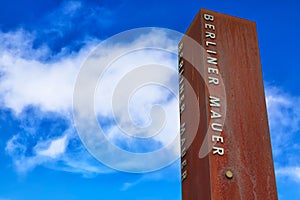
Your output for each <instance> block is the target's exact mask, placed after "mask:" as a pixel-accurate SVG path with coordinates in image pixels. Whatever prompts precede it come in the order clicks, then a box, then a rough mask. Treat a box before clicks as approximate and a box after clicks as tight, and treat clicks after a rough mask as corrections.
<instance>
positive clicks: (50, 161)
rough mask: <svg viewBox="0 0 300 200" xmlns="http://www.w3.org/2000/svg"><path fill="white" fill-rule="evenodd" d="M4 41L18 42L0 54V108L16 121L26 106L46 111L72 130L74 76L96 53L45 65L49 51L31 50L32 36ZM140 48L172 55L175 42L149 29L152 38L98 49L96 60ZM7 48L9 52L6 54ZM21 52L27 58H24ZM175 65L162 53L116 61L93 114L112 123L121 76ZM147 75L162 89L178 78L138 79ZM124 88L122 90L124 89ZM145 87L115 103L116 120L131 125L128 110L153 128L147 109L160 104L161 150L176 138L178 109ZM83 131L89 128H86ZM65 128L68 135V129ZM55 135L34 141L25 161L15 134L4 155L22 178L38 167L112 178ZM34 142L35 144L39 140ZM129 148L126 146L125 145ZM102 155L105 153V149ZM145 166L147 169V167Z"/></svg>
mask: <svg viewBox="0 0 300 200" xmlns="http://www.w3.org/2000/svg"><path fill="white" fill-rule="evenodd" d="M14 34H15V35H14ZM6 36H7V37H10V38H12V39H13V38H14V37H15V38H21V39H18V40H10V43H11V44H10V45H9V44H7V45H6V46H7V47H5V48H2V49H1V48H0V51H1V55H0V71H1V81H0V99H1V104H2V106H3V107H6V108H9V109H11V110H13V111H14V112H15V113H16V117H20V116H21V115H20V113H22V112H23V110H24V108H26V107H27V106H33V107H38V108H39V109H40V110H41V112H42V114H41V115H43V112H45V113H47V112H48V111H50V112H54V113H58V114H60V115H62V116H64V117H65V118H66V119H67V120H69V121H70V122H71V123H70V124H71V126H73V125H72V124H73V123H72V117H71V115H70V114H71V109H72V101H73V89H74V84H75V82H76V76H77V74H78V72H79V70H80V66H81V64H82V63H83V61H84V59H85V57H86V56H87V54H88V53H89V51H90V50H91V49H92V48H93V47H95V45H94V43H91V44H89V45H87V46H85V47H83V48H82V49H81V51H79V52H78V53H74V54H71V55H63V54H61V55H59V56H57V57H56V58H55V59H53V60H50V61H47V62H46V61H45V60H43V59H42V58H43V57H47V56H46V55H47V54H48V53H49V52H48V51H49V49H48V48H47V47H43V48H41V49H33V48H32V41H33V40H34V36H33V35H30V34H28V33H25V32H22V31H19V32H16V33H9V35H6ZM21 40H24V44H25V45H19V44H18V43H19V42H20V41H21ZM15 43H16V44H15ZM143 45H161V46H162V48H165V49H168V50H174V49H176V48H177V41H175V40H173V39H170V38H168V36H167V35H166V33H165V32H164V31H159V30H155V29H153V31H152V32H151V33H148V34H146V35H145V34H144V35H143V36H140V37H137V38H134V40H133V42H132V43H122V44H121V45H120V44H111V45H108V46H106V48H105V49H102V52H101V56H103V57H102V58H101V59H102V60H105V59H109V58H111V57H114V56H116V55H118V53H119V52H120V50H122V51H126V50H127V49H132V48H139V47H140V46H143ZM8 46H10V47H12V48H8ZM22 52H31V53H30V54H28V55H25V56H24V53H22ZM176 59H177V58H176V55H168V53H166V51H162V50H155V51H154V50H140V51H137V52H135V53H133V54H130V55H127V57H126V55H124V56H123V57H120V58H119V59H117V60H115V62H114V63H112V66H110V68H109V69H108V70H107V71H106V74H105V76H104V77H102V78H101V81H100V82H99V87H98V88H97V91H96V93H95V95H96V100H97V103H96V105H95V106H96V113H97V114H98V116H100V121H101V117H113V115H112V112H111V110H110V108H111V105H110V103H111V97H112V96H113V92H114V88H115V87H116V85H117V83H118V82H119V81H120V80H121V79H122V78H123V77H124V76H126V74H128V73H129V72H131V71H132V70H133V69H134V68H135V67H137V66H140V65H146V64H152V65H153V64H154V65H155V64H159V65H164V66H167V67H169V69H172V67H173V71H174V68H176ZM90 75H91V76H90V78H91V77H93V76H96V75H97V74H93V72H91V74H90ZM150 75H151V76H153V77H156V79H157V80H160V82H162V83H163V84H167V83H168V84H171V85H172V84H173V85H172V87H173V86H174V84H175V85H176V83H177V82H176V81H177V76H175V77H172V75H170V74H168V73H166V71H162V72H161V73H151V74H150V73H149V74H144V75H143V76H150ZM138 78H142V77H138ZM173 79H174V80H175V82H174V80H173ZM87 81H88V80H87ZM101 86H105V87H101ZM123 86H125V88H126V85H123ZM150 86H151V84H150ZM147 87H148V86H147ZM147 87H145V88H143V87H140V88H136V89H137V90H136V91H132V96H131V100H130V99H122V98H120V99H117V102H116V105H117V109H116V114H117V117H119V118H121V119H122V120H121V122H122V123H132V121H131V119H128V118H126V117H124V113H127V111H128V110H129V112H130V115H131V117H132V119H134V120H135V121H136V122H138V123H140V124H141V125H148V124H149V123H150V124H151V122H153V121H151V118H149V116H150V114H151V108H152V107H153V105H156V104H158V103H159V104H160V105H161V106H162V107H164V109H165V111H166V112H165V113H166V123H165V127H164V129H163V130H162V131H161V132H160V134H159V135H157V136H155V140H156V141H158V142H161V143H162V144H163V145H166V144H168V143H170V138H171V139H172V138H173V139H174V138H175V136H176V134H177V129H178V127H177V125H178V106H177V104H178V103H177V100H176V99H175V98H174V97H172V98H170V97H169V93H170V91H168V90H166V89H165V88H163V87H162V88H159V87H157V86H156V88H152V89H151V87H150V89H149V88H147ZM86 89H87V88H82V96H84V91H85V90H86ZM125 96H126V95H125ZM128 102H129V104H128ZM130 105H131V106H130ZM132 105H133V106H132ZM83 109H84V108H83ZM154 111H155V112H153V113H152V114H153V116H152V117H153V118H152V120H157V119H159V117H161V116H160V113H161V112H160V111H159V112H156V110H154ZM141 112H142V114H141ZM41 117H42V116H41ZM149 119H150V120H149ZM21 120H22V119H21ZM85 125H86V126H87V128H89V126H88V123H87V124H85ZM155 126H156V124H155V123H154V127H155ZM33 128H34V127H33ZM70 128H71V129H72V128H73V127H70ZM113 128H114V129H117V128H119V127H118V126H114V127H113ZM152 128H153V127H152ZM145 130H146V133H144V134H145V135H146V136H147V135H149V136H151V135H152V133H151V131H152V129H147V128H146V129H145ZM33 131H34V130H33ZM118 133H120V132H118ZM108 134H111V132H108ZM57 135H58V136H57ZM57 135H56V136H55V137H53V136H51V135H50V136H49V137H48V139H47V140H42V141H36V143H37V145H35V148H34V150H35V152H34V153H33V154H32V155H30V156H28V155H26V151H27V150H28V148H29V147H28V145H29V144H26V143H22V142H21V141H22V139H23V138H24V137H28V136H26V135H20V134H17V135H15V136H13V137H12V138H11V140H9V141H8V142H7V146H6V151H7V152H8V154H9V155H11V156H12V157H13V160H14V163H15V166H16V168H17V169H18V170H19V171H20V172H26V171H28V170H30V169H33V168H34V167H35V166H37V165H43V166H46V167H49V168H53V169H57V170H64V171H72V172H81V173H87V172H91V173H103V172H105V173H107V172H111V170H107V169H106V168H103V167H99V166H97V164H95V163H93V162H91V158H86V157H85V156H86V155H87V154H84V153H82V152H84V151H83V150H79V151H78V152H77V153H76V154H75V155H72V153H71V152H72V150H73V149H72V148H70V147H69V146H68V145H67V144H68V142H69V140H70V139H69V136H70V135H66V134H65V133H60V134H57ZM59 135H60V136H59ZM113 136H116V137H113ZM110 138H111V139H112V140H114V139H117V138H119V136H118V135H111V136H110ZM34 139H35V140H38V137H36V138H34ZM128 142H130V140H129V141H128ZM102 150H103V151H109V149H102ZM85 151H86V150H85ZM173 153H175V154H176V153H178V149H177V148H176V149H174V150H173ZM164 156H166V155H164ZM157 159H158V160H156V162H159V159H165V158H164V157H161V158H157ZM59 160H60V161H63V162H64V163H65V164H64V166H58V165H55V162H57V161H59ZM91 163H93V164H91ZM123 164H124V165H127V166H129V167H130V166H131V167H133V168H134V167H135V166H136V163H134V162H128V163H123ZM144 164H146V165H147V163H144Z"/></svg>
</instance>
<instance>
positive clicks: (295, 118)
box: [266, 85, 300, 182]
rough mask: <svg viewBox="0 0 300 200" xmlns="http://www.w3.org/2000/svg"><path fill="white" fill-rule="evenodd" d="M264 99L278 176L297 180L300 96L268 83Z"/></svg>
mask: <svg viewBox="0 0 300 200" xmlns="http://www.w3.org/2000/svg"><path fill="white" fill-rule="evenodd" d="M266 100H267V107H268V116H269V124H270V132H271V139H272V146H273V156H274V162H275V172H276V175H277V178H286V177H287V178H290V179H291V180H294V181H297V182H300V155H299V151H300V145H299V144H297V143H295V141H298V140H299V138H300V107H299V106H297V105H299V104H300V97H298V96H293V95H291V94H288V93H286V92H284V91H283V90H282V89H280V88H277V87H274V86H270V85H268V86H267V87H266Z"/></svg>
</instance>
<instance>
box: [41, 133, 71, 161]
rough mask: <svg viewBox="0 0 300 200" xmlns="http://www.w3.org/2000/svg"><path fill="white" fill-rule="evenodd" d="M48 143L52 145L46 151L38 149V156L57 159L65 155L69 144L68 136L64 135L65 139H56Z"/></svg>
mask: <svg viewBox="0 0 300 200" xmlns="http://www.w3.org/2000/svg"><path fill="white" fill-rule="evenodd" d="M46 143H50V145H49V146H48V148H47V149H44V150H41V149H39V148H37V150H36V152H37V155H42V156H48V157H50V158H53V159H54V158H57V157H58V156H59V155H62V154H63V153H65V150H66V147H67V144H68V141H67V135H64V136H63V137H61V138H58V139H54V140H52V141H50V142H48V141H47V142H46ZM41 145H43V144H41ZM43 146H44V145H43Z"/></svg>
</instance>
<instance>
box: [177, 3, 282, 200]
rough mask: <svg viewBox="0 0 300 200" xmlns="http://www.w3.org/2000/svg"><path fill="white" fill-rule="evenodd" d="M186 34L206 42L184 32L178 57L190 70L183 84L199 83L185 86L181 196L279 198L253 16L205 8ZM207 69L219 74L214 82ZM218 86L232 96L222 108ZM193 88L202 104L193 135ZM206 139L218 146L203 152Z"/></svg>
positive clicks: (196, 199)
mask: <svg viewBox="0 0 300 200" xmlns="http://www.w3.org/2000/svg"><path fill="white" fill-rule="evenodd" d="M207 32H209V33H207ZM186 35H187V36H189V37H191V38H193V39H194V40H195V41H197V42H198V43H199V44H200V45H201V46H202V47H203V50H200V51H199V49H197V48H196V47H194V46H195V45H193V44H190V42H189V41H188V39H186V38H185V37H183V39H182V41H181V42H180V43H179V64H180V62H181V64H182V63H183V61H184V66H182V67H179V72H180V73H181V74H183V76H184V77H185V80H184V81H181V84H184V82H185V83H190V84H191V86H192V88H193V90H189V89H188V88H187V87H182V88H185V89H184V91H182V94H181V96H182V95H183V94H184V98H182V101H181V102H180V104H181V105H180V106H181V107H182V105H183V104H184V107H185V108H184V111H183V112H182V113H181V116H180V121H181V134H182V135H181V139H183V140H181V141H182V142H181V144H182V147H181V149H182V158H181V160H182V199H183V200H209V199H212V200H222V199H224V200H229V199H230V200H231V199H233V200H238V199H243V200H250V199H251V200H252V199H258V200H260V199H264V200H265V199H270V200H273V199H277V190H276V183H275V175H274V166H273V158H272V151H271V142H270V135H269V127H268V121H267V111H266V103H265V94H264V86H263V78H262V72H261V65H260V58H259V49H258V40H257V33H256V26H255V23H254V22H252V21H249V20H244V19H240V18H236V17H232V16H228V15H224V14H220V13H216V12H212V11H208V10H204V9H202V10H201V11H200V12H199V13H198V15H197V16H196V18H195V19H194V21H193V22H192V24H191V26H190V27H189V29H188V31H187V32H186ZM207 41H208V42H207ZM208 57H210V58H208ZM214 59H215V60H214ZM195 63H196V64H195ZM208 68H210V70H208ZM183 69H184V70H183ZM213 72H215V73H213ZM209 76H212V77H218V76H220V77H221V78H218V79H217V78H216V79H215V80H217V81H212V80H211V82H210V81H209V80H210V79H209ZM221 79H222V81H221ZM220 82H222V83H223V84H224V85H222V84H221V83H220ZM181 86H186V85H181ZM220 87H223V88H224V91H225V95H226V96H224V95H220V97H219V99H220V102H219V103H220V105H221V106H222V108H220V107H221V106H220V107H218V106H216V109H215V110H214V107H212V105H211V102H210V96H211V95H212V94H211V93H213V92H214V90H215V91H217V92H218V88H220ZM214 88H215V89H214ZM192 93H194V94H195V95H196V96H197V99H198V105H197V106H198V107H197V109H199V110H200V122H199V126H198V125H197V131H196V133H195V135H193V133H192V132H191V130H192V128H191V127H192V126H195V124H196V123H198V122H195V119H194V116H195V114H196V113H195V110H197V109H195V107H193V106H194V104H193V102H192V101H193V100H192V99H191V94H192ZM216 95H217V94H216ZM212 110H213V111H216V112H215V113H214V114H212V112H213V111H212ZM221 110H222V111H225V112H226V116H225V115H224V113H222V112H220V111H221ZM216 113H217V114H219V115H217V114H216ZM220 113H222V116H221V114H220ZM212 115H213V116H214V117H213V116H212ZM215 118H216V119H217V118H219V119H217V120H219V121H217V122H218V123H219V126H218V127H217V126H213V125H212V124H211V123H212V120H214V119H215ZM222 120H223V122H224V124H222ZM216 124H217V123H216ZM221 125H222V126H221ZM209 129H212V132H208V131H207V130H209ZM220 129H222V130H221V131H219V130H220ZM214 131H215V135H213V134H214ZM207 135H208V140H205V137H206V136H207ZM214 141H215V143H213V142H214ZM189 143H190V144H191V145H189ZM206 143H207V144H206ZM202 144H206V146H207V149H209V148H210V147H212V146H218V147H220V149H219V151H213V150H211V151H210V152H209V153H208V154H207V155H206V156H204V157H202V158H200V157H201V156H199V151H200V149H201V146H202Z"/></svg>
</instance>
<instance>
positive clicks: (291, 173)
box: [276, 166, 300, 183]
mask: <svg viewBox="0 0 300 200" xmlns="http://www.w3.org/2000/svg"><path fill="white" fill-rule="evenodd" d="M276 176H279V177H286V178H289V179H291V180H294V181H296V182H298V183H300V166H299V167H283V168H279V169H277V170H276Z"/></svg>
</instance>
